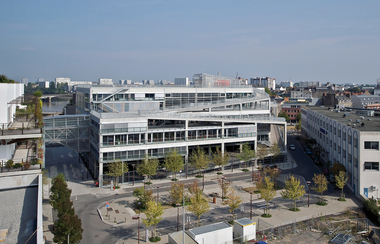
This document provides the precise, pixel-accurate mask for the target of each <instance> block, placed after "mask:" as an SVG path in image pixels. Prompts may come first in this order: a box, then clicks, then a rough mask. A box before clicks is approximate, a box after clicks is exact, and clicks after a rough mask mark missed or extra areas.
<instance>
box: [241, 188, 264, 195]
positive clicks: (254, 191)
mask: <svg viewBox="0 0 380 244" xmlns="http://www.w3.org/2000/svg"><path fill="white" fill-rule="evenodd" d="M242 190H243V191H246V192H248V193H249V192H250V191H252V192H253V193H254V194H260V191H259V190H258V189H257V187H255V186H251V187H245V188H242Z"/></svg>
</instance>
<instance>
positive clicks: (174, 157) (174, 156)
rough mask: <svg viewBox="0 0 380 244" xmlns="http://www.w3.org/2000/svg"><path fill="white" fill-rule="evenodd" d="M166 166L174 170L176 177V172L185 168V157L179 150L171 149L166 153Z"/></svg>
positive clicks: (171, 170)
mask: <svg viewBox="0 0 380 244" xmlns="http://www.w3.org/2000/svg"><path fill="white" fill-rule="evenodd" d="M164 166H165V168H166V170H168V171H170V172H173V174H174V179H177V178H176V172H178V171H180V170H182V169H183V166H184V165H183V157H182V156H181V154H179V153H178V151H177V150H170V151H169V152H168V153H167V154H166V155H165V162H164Z"/></svg>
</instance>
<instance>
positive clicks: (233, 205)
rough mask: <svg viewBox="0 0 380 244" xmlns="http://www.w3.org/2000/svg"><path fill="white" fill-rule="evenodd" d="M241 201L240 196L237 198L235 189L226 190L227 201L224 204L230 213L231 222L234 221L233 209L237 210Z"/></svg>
mask: <svg viewBox="0 0 380 244" xmlns="http://www.w3.org/2000/svg"><path fill="white" fill-rule="evenodd" d="M242 201H243V199H242V198H241V196H239V195H238V194H237V193H236V192H235V189H233V188H232V187H231V188H230V189H229V190H228V195H227V200H226V203H227V205H228V206H229V207H230V209H229V211H230V213H231V212H232V220H234V219H235V209H237V208H238V207H239V206H240V204H241V202H242Z"/></svg>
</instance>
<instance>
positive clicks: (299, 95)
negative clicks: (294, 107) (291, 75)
mask: <svg viewBox="0 0 380 244" xmlns="http://www.w3.org/2000/svg"><path fill="white" fill-rule="evenodd" d="M312 97H313V94H312V93H311V92H310V91H305V90H303V89H301V90H299V91H290V98H296V99H310V98H312Z"/></svg>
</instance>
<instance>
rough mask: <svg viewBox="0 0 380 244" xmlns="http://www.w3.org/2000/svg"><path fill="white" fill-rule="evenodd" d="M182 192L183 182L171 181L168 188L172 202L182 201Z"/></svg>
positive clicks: (183, 190) (183, 191)
mask: <svg viewBox="0 0 380 244" xmlns="http://www.w3.org/2000/svg"><path fill="white" fill-rule="evenodd" d="M184 193H185V184H184V183H183V182H178V183H177V182H172V184H171V186H170V190H169V197H170V199H171V200H172V203H173V204H177V203H182V201H183V194H184Z"/></svg>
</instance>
